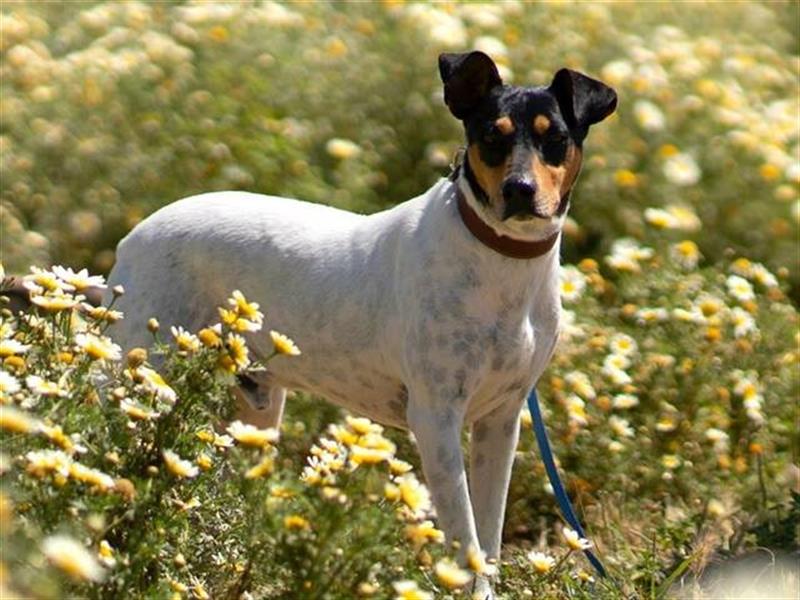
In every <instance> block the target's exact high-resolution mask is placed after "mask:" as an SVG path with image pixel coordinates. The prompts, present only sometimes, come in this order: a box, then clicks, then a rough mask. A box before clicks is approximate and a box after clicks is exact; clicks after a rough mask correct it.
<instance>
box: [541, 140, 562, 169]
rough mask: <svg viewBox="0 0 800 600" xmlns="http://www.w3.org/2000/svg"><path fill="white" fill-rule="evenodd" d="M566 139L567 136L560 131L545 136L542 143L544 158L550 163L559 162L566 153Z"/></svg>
mask: <svg viewBox="0 0 800 600" xmlns="http://www.w3.org/2000/svg"><path fill="white" fill-rule="evenodd" d="M567 141H568V138H567V136H566V135H564V134H562V133H556V134H553V135H550V136H547V138H545V140H544V143H543V144H542V154H543V155H544V159H545V160H546V161H547V162H549V163H550V164H560V163H561V162H562V161H563V160H564V157H565V156H566V153H567Z"/></svg>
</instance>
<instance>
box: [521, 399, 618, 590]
mask: <svg viewBox="0 0 800 600" xmlns="http://www.w3.org/2000/svg"><path fill="white" fill-rule="evenodd" d="M528 410H530V411H531V417H532V418H533V432H534V433H535V434H536V442H537V444H538V445H539V452H540V453H541V455H542V462H543V463H544V468H545V471H547V478H548V479H549V480H550V485H552V486H553V492H554V493H555V496H556V502H558V507H559V509H561V514H562V516H563V517H564V520H565V521H566V522H567V523H568V524H569V525H570V527H572V528H573V529H574V530H575V531H576V532H577V533H578V535H579V536H581V537H582V538H586V534H585V533H584V532H583V527H581V523H580V521H579V520H578V517H577V516H576V515H575V511H574V510H573V508H572V503H571V502H570V499H569V496H567V492H566V490H564V484H563V483H562V482H561V477H560V476H559V474H558V469H557V468H556V461H555V459H554V458H553V451H552V450H551V449H550V440H549V439H548V437H547V429H546V428H545V426H544V419H542V410H541V408H540V407H539V396H538V394H537V393H536V388H533V389H532V390H531V393H530V395H529V396H528ZM583 552H584V554H586V558H587V559H588V560H589V562H590V563H591V564H592V566H593V567H594V569H595V571H597V573H598V574H599V575H600V577H607V575H606V570H605V568H604V567H603V563H602V562H600V559H599V558H597V556H595V554H594V552H592V551H591V550H588V549H587V550H584V551H583Z"/></svg>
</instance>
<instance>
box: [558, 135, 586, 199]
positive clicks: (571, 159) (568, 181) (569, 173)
mask: <svg viewBox="0 0 800 600" xmlns="http://www.w3.org/2000/svg"><path fill="white" fill-rule="evenodd" d="M582 161H583V155H582V153H581V151H580V150H579V149H578V148H577V147H576V146H570V148H569V151H568V152H567V159H566V160H565V161H564V166H565V168H566V174H565V175H564V181H563V182H562V183H561V195H562V196H563V195H564V194H566V193H567V192H568V191H569V190H570V189H571V188H572V186H573V184H574V183H575V180H576V179H577V178H578V173H580V171H581V162H582Z"/></svg>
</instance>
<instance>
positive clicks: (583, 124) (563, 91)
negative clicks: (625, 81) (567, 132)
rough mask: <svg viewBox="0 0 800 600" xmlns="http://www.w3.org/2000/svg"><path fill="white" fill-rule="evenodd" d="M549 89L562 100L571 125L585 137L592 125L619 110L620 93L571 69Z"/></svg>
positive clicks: (559, 101) (562, 108)
mask: <svg viewBox="0 0 800 600" xmlns="http://www.w3.org/2000/svg"><path fill="white" fill-rule="evenodd" d="M549 89H550V92H551V93H552V94H553V95H554V96H555V97H556V99H557V100H558V105H559V108H561V114H562V115H563V116H564V119H565V120H566V121H567V125H569V127H570V128H571V129H576V130H578V131H580V132H582V133H583V134H584V135H585V133H586V130H587V129H588V128H589V126H590V125H594V124H595V123H599V122H600V121H602V120H603V119H605V118H606V117H607V116H608V115H610V114H611V113H613V112H614V110H615V109H616V108H617V92H615V91H614V90H613V89H612V88H610V87H609V86H607V85H606V84H605V83H603V82H602V81H597V80H596V79H592V78H591V77H587V76H586V75H584V74H583V73H578V72H577V71H572V70H570V69H561V70H560V71H559V72H558V73H556V74H555V77H553V82H552V83H551V84H550V88H549Z"/></svg>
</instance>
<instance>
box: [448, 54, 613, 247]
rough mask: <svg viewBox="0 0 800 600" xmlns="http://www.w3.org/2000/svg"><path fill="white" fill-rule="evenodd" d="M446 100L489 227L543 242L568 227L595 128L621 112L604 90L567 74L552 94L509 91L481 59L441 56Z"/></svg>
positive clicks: (522, 89)
mask: <svg viewBox="0 0 800 600" xmlns="http://www.w3.org/2000/svg"><path fill="white" fill-rule="evenodd" d="M439 72H440V74H441V77H442V82H443V83H444V100H445V103H446V104H447V106H448V108H449V109H450V112H452V113H453V115H454V116H455V117H456V118H458V119H460V120H461V121H462V122H463V123H464V129H465V131H466V136H467V151H466V156H465V160H464V165H463V168H464V171H465V175H466V177H467V181H468V182H469V184H470V187H471V188H472V192H473V194H474V195H475V198H476V199H477V201H478V203H479V204H480V205H481V206H480V208H481V210H480V212H481V213H482V215H483V216H484V218H486V219H487V220H489V221H490V222H489V225H491V226H492V227H493V228H495V229H496V230H498V231H500V232H507V233H509V234H511V235H515V234H516V235H520V234H522V235H523V236H524V237H526V238H531V239H537V238H544V237H547V236H549V235H552V234H553V233H554V232H555V231H557V230H558V229H560V228H561V226H562V225H563V222H564V219H565V216H566V212H567V208H568V206H569V194H570V191H571V189H572V186H573V185H574V183H575V180H576V179H577V177H578V172H579V171H580V168H581V159H582V150H581V148H582V144H583V140H584V139H585V137H586V134H587V132H588V130H589V126H591V125H593V124H595V123H598V122H600V121H602V120H603V119H605V118H606V117H607V116H608V115H610V114H611V113H612V112H614V109H615V108H616V106H617V94H616V92H614V90H613V89H611V88H610V87H608V86H607V85H605V84H604V83H602V82H600V81H597V80H595V79H592V78H590V77H587V76H586V75H583V74H581V73H578V72H576V71H571V70H569V69H561V70H560V71H558V73H556V74H555V77H553V81H552V83H551V84H550V85H549V86H548V87H519V86H513V85H503V82H502V81H501V79H500V75H499V73H498V71H497V67H496V65H495V64H494V62H493V61H492V59H491V58H489V57H488V56H487V55H486V54H484V53H483V52H469V53H465V54H442V55H440V56H439Z"/></svg>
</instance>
